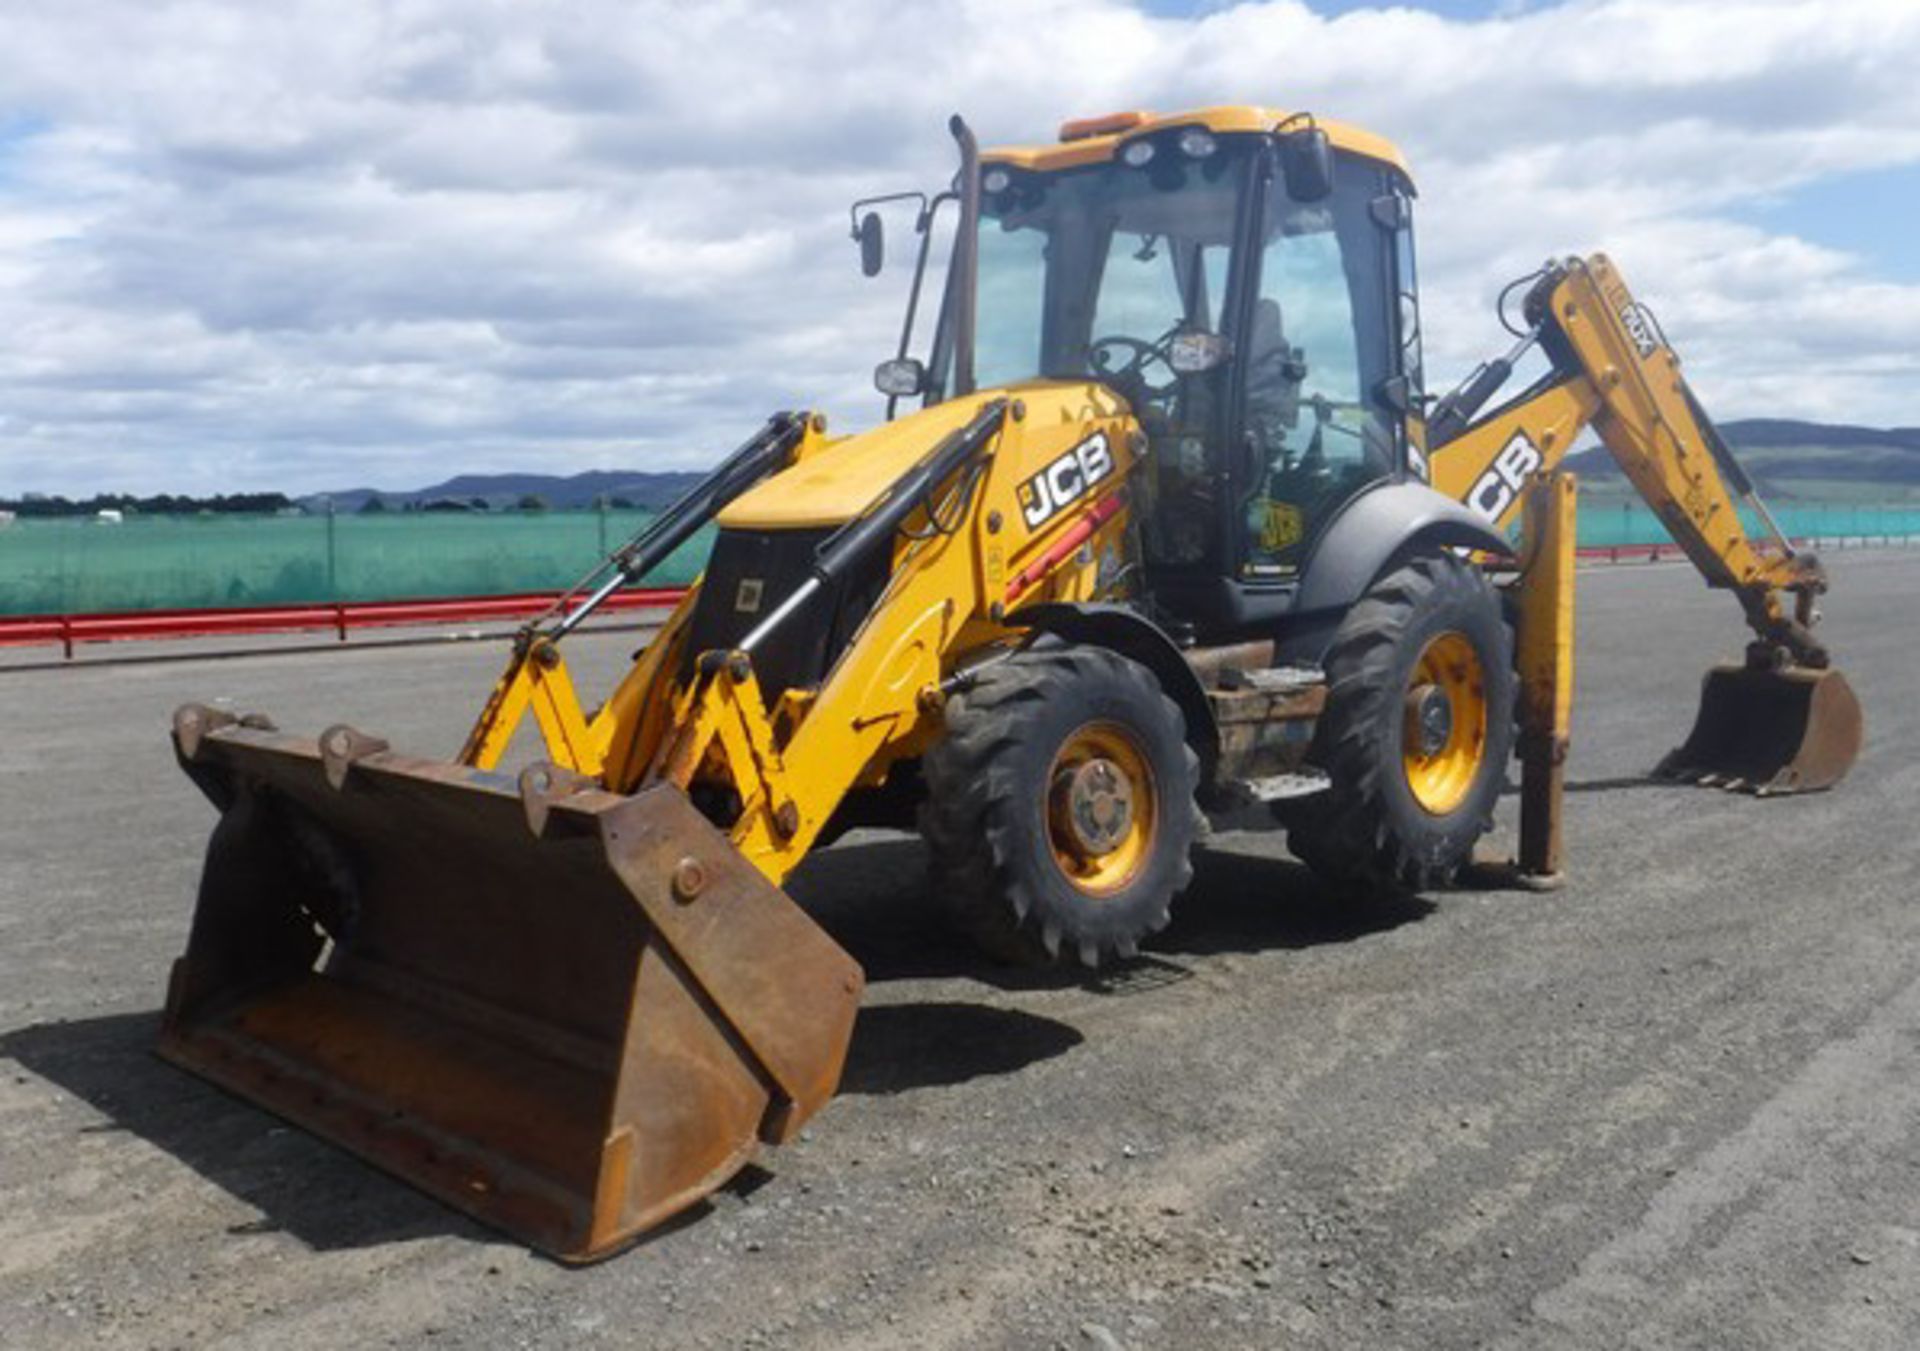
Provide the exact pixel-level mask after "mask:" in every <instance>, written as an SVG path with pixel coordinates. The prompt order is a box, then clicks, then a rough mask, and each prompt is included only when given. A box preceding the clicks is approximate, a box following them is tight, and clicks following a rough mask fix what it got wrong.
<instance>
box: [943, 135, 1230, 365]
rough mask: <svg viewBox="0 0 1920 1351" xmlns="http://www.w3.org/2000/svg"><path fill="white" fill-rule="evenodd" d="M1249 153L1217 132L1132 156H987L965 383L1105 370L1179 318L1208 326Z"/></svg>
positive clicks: (1215, 320)
mask: <svg viewBox="0 0 1920 1351" xmlns="http://www.w3.org/2000/svg"><path fill="white" fill-rule="evenodd" d="M1246 160H1247V151H1246V150H1245V149H1244V148H1239V147H1235V146H1233V145H1231V144H1230V143H1222V144H1220V145H1219V146H1218V148H1217V149H1215V150H1214V152H1213V153H1212V154H1210V155H1208V156H1207V157H1206V158H1204V159H1190V158H1185V157H1182V156H1180V155H1179V154H1178V153H1177V152H1176V151H1175V150H1173V149H1172V148H1171V147H1169V148H1167V149H1166V150H1165V151H1163V152H1162V153H1161V154H1158V155H1156V156H1155V157H1154V159H1153V160H1152V161H1150V162H1149V163H1148V164H1146V165H1145V166H1143V167H1137V168H1136V167H1132V166H1129V165H1126V164H1121V163H1112V162H1110V163H1106V164H1100V165H1096V166H1091V167H1088V168H1085V169H1075V170H1068V171H1063V172H1055V173H1050V174H1038V173H1027V172H1023V171H1020V170H1017V169H1014V168H1011V167H1009V166H1002V165H992V164H990V165H988V166H987V168H986V171H985V173H984V174H983V186H984V187H985V189H986V190H985V191H984V192H983V194H982V199H981V220H980V274H979V301H978V317H977V321H976V335H975V356H974V375H975V383H976V384H977V385H978V386H979V387H980V388H989V387H992V386H995V385H1004V384H1012V383H1016V382H1018V381H1021V380H1030V379H1035V378H1039V377H1052V378H1069V379H1070V378H1075V377H1082V376H1087V375H1101V374H1106V373H1109V372H1111V371H1112V370H1114V369H1115V368H1116V367H1119V366H1123V365H1125V364H1127V363H1129V362H1130V361H1131V360H1132V359H1133V358H1134V356H1135V354H1137V353H1138V352H1139V351H1140V350H1141V348H1142V347H1146V348H1150V347H1153V346H1156V345H1157V344H1159V343H1160V342H1161V341H1162V340H1163V339H1164V338H1165V337H1166V336H1167V335H1168V334H1169V333H1171V332H1172V331H1174V330H1175V329H1181V328H1185V329H1188V330H1192V329H1204V330H1206V331H1208V332H1214V333H1217V332H1218V331H1219V328H1220V319H1221V304H1222V299H1223V295H1222V293H1223V292H1224V291H1225V289H1226V276H1227V259H1228V253H1229V249H1230V246H1231V242H1232V239H1233V231H1234V219H1235V212H1236V207H1237V203H1238V198H1239V192H1240V185H1241V182H1242V180H1243V177H1244V169H1245V165H1246ZM1096 348H1098V349H1100V352H1101V358H1100V361H1099V362H1098V363H1096V362H1095V360H1094V351H1095V349H1096ZM1160 374H1164V372H1160Z"/></svg>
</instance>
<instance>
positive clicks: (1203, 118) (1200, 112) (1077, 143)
mask: <svg viewBox="0 0 1920 1351" xmlns="http://www.w3.org/2000/svg"><path fill="white" fill-rule="evenodd" d="M1293 116H1296V114H1294V113H1292V112H1290V111H1288V110H1287V109H1284V108H1267V107H1260V106H1255V105H1250V104H1234V105H1230V106H1224V107H1217V108H1196V109H1194V110H1192V111H1190V112H1183V113H1150V112H1146V111H1143V110H1138V109H1136V110H1133V111H1129V112H1120V113H1109V114H1106V115H1105V116H1101V117H1086V118H1077V119H1075V120H1074V121H1071V122H1067V123H1065V124H1063V125H1062V126H1061V128H1060V140H1059V141H1058V142H1057V143H1056V144H1053V145H1038V146H1002V147H999V148H996V149H992V150H983V151H982V152H981V154H980V158H981V159H982V160H983V161H984V162H986V163H989V164H1012V165H1016V166H1018V167H1019V168H1022V169H1037V170H1040V171H1042V172H1044V171H1047V170H1051V169H1073V168H1078V167H1079V166H1081V165H1084V164H1098V163H1101V162H1102V161H1104V160H1110V159H1112V158H1113V156H1114V153H1115V152H1116V151H1117V150H1118V149H1119V147H1120V146H1121V144H1122V143H1124V142H1126V141H1130V140H1132V139H1133V138H1134V137H1136V136H1142V135H1146V134H1147V133H1150V132H1155V131H1166V130H1170V129H1172V128H1174V127H1205V128H1206V129H1207V130H1208V131H1212V132H1217V133H1223V134H1226V133H1233V132H1270V131H1272V130H1273V129H1274V128H1275V127H1277V126H1279V125H1280V123H1282V122H1284V121H1286V120H1287V119H1288V118H1289V117H1293ZM1313 123H1314V125H1315V126H1318V127H1319V128H1320V129H1321V130H1323V131H1325V132H1326V133H1327V138H1328V139H1329V140H1330V141H1332V142H1333V144H1334V146H1335V147H1337V148H1338V149H1341V150H1348V151H1351V152H1353V153H1354V154H1356V155H1364V156H1365V157H1366V158H1368V159H1371V160H1377V161H1379V162H1380V163H1381V164H1384V165H1386V166H1387V167H1388V168H1390V169H1394V170H1397V171H1398V172H1399V173H1400V174H1401V175H1402V176H1403V177H1405V178H1406V179H1407V181H1408V182H1409V183H1411V182H1412V181H1413V174H1412V173H1411V171H1409V170H1408V168H1407V161H1406V159H1405V158H1404V157H1403V156H1402V155H1401V154H1400V150H1399V147H1397V146H1396V145H1394V144H1393V142H1391V141H1389V140H1387V139H1386V138H1385V137H1384V136H1376V135H1374V134H1373V133H1372V132H1370V131H1364V130H1362V129H1361V128H1359V127H1355V126H1350V125H1348V124H1347V123H1345V122H1335V121H1331V120H1329V119H1326V118H1320V117H1316V118H1314V119H1313Z"/></svg>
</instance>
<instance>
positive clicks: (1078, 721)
mask: <svg viewBox="0 0 1920 1351" xmlns="http://www.w3.org/2000/svg"><path fill="white" fill-rule="evenodd" d="M946 722H947V731H946V735H945V736H944V737H943V738H942V739H941V741H940V742H939V743H938V744H937V745H935V746H934V747H933V748H932V749H931V750H930V751H928V753H927V755H926V757H925V759H924V760H923V761H922V768H923V771H924V772H925V775H926V781H927V799H926V803H925V805H924V806H923V807H922V809H921V816H920V827H921V833H922V834H923V835H924V836H925V837H926V840H927V846H928V849H929V852H930V853H931V855H932V861H933V877H934V887H935V889H936V891H938V892H939V893H940V894H941V896H942V898H943V899H944V900H945V902H946V905H947V909H948V910H949V913H951V914H952V915H953V917H954V918H955V920H956V921H957V922H958V923H959V925H960V926H961V927H962V928H964V929H966V930H967V931H968V932H970V933H971V934H972V935H973V936H974V938H975V939H976V940H977V941H979V942H980V944H981V945H982V946H983V947H984V948H985V949H986V950H987V951H989V952H990V953H992V954H993V955H995V956H997V957H1000V958H1002V959H1005V960H1009V961H1014V962H1018V963H1021V964H1026V965H1034V964H1045V963H1049V962H1053V961H1056V960H1058V959H1060V958H1062V957H1067V958H1071V959H1075V960H1078V961H1079V962H1080V963H1081V964H1082V965H1084V966H1087V967H1098V966H1100V965H1102V964H1103V963H1105V962H1106V961H1108V960H1111V959H1112V958H1114V957H1117V956H1118V957H1130V956H1132V955H1133V954H1134V953H1135V951H1137V949H1138V946H1139V943H1140V941H1141V940H1142V939H1143V938H1145V937H1146V936H1147V935H1148V934H1150V933H1153V932H1155V931H1156V930H1158V929H1160V928H1162V927H1164V926H1165V924H1166V922H1167V916H1168V906H1169V904H1170V903H1171V902H1172V900H1173V898H1174V896H1175V895H1176V894H1177V893H1178V892H1179V891H1180V890H1181V889H1182V888H1184V887H1185V886H1186V885H1187V882H1188V881H1189V879H1190V878H1191V877H1192V875H1193V868H1192V864H1191V863H1190V862H1189V859H1188V854H1189V852H1190V850H1191V849H1192V847H1193V842H1194V838H1195V835H1196V833H1197V830H1198V825H1199V820H1200V816H1199V809H1198V807H1197V806H1196V805H1195V802H1194V793H1195V791H1196V788H1197V786H1198V780H1199V761H1198V760H1197V759H1196V757H1195V756H1194V753H1193V751H1192V750H1191V749H1190V748H1189V747H1188V746H1187V743H1186V728H1185V722H1184V720H1183V719H1182V717H1181V714H1180V710H1179V708H1178V707H1177V706H1176V705H1175V704H1174V702H1173V701H1172V700H1171V699H1169V698H1167V696H1166V695H1165V694H1164V693H1163V692H1162V691H1161V689H1160V685H1159V682H1158V681H1156V680H1155V679H1154V677H1153V675H1152V673H1151V672H1149V671H1148V670H1147V669H1146V668H1145V667H1143V666H1141V665H1139V664H1138V663H1137V662H1133V661H1129V660H1128V659H1127V658H1125V657H1122V656H1120V655H1119V654H1117V653H1114V652H1109V651H1106V650H1104V649H1101V648H1055V649H1048V650H1045V651H1035V652H1023V653H1020V654H1018V655H1016V656H1013V657H1010V658H1008V659H1006V660H1004V661H1000V662H996V663H994V664H993V665H991V666H989V667H987V668H986V669H985V670H983V671H981V672H980V673H979V674H978V676H977V677H976V678H975V680H974V683H973V684H972V686H971V687H970V688H968V689H967V690H965V691H964V692H963V693H960V694H957V695H955V696H954V697H953V698H952V699H950V700H949V701H948V703H947V707H946Z"/></svg>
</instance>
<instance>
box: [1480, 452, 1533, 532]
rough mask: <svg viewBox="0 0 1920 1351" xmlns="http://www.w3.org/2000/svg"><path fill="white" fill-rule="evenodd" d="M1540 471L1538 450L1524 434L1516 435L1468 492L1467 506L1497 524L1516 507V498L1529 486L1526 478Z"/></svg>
mask: <svg viewBox="0 0 1920 1351" xmlns="http://www.w3.org/2000/svg"><path fill="white" fill-rule="evenodd" d="M1539 467H1540V450H1539V447H1537V446H1535V445H1534V444H1533V442H1532V441H1529V440H1528V439H1527V434H1526V433H1525V432H1515V433H1514V434H1513V439H1512V440H1510V441H1508V442H1507V444H1506V445H1504V446H1502V447H1500V453H1499V454H1498V455H1496V456H1494V457H1493V463H1492V464H1490V465H1488V466H1487V472H1486V473H1484V474H1482V475H1481V476H1480V477H1479V478H1478V479H1476V480H1474V484H1473V487H1472V488H1470V489H1468V490H1467V505H1468V506H1470V507H1472V508H1473V509H1474V510H1475V511H1477V512H1479V513H1480V514H1481V515H1482V516H1484V517H1486V518H1487V519H1488V520H1489V521H1498V520H1499V519H1500V518H1501V517H1502V516H1504V515H1506V514H1507V508H1508V507H1510V506H1512V505H1513V496H1514V494H1515V493H1517V492H1519V491H1520V489H1521V486H1522V485H1523V484H1525V483H1526V481H1527V475H1529V474H1531V473H1532V472H1533V471H1534V470H1536V469H1538V468H1539Z"/></svg>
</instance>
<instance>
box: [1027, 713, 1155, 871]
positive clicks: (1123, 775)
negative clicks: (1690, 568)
mask: <svg viewBox="0 0 1920 1351" xmlns="http://www.w3.org/2000/svg"><path fill="white" fill-rule="evenodd" d="M1046 792H1047V801H1046V822H1047V843H1048V846H1049V847H1050V848H1051V849H1052V851H1053V860H1054V862H1055V863H1057V864H1058V865H1059V866H1060V871H1061V872H1063V873H1065V874H1066V876H1067V880H1068V881H1070V882H1072V883H1073V885H1074V886H1075V887H1077V888H1078V889H1079V890H1081V891H1083V892H1085V893H1087V894H1088V895H1090V896H1110V895H1112V894H1113V893H1114V892H1117V891H1120V890H1122V889H1124V888H1125V887H1126V886H1127V884H1128V883H1130V882H1132V881H1133V879H1134V878H1136V877H1138V876H1139V875H1140V870H1141V869H1142V868H1144V867H1145V866H1146V863H1147V859H1148V857H1149V856H1150V855H1151V854H1152V852H1153V838H1154V831H1155V829H1156V828H1157V825H1158V816H1159V810H1158V792H1157V789H1156V786H1155V784H1154V779H1153V769H1152V768H1151V766H1149V765H1148V763H1147V757H1146V753H1145V752H1144V751H1142V750H1141V748H1140V744H1139V742H1138V741H1136V740H1135V739H1134V736H1133V734H1132V733H1131V732H1129V731H1128V730H1127V729H1126V728H1124V727H1122V726H1121V725H1120V724H1118V723H1113V722H1090V723H1087V724H1085V725H1083V726H1082V727H1080V728H1079V729H1078V730H1076V731H1075V732H1074V733H1073V734H1072V735H1071V736H1069V737H1068V738H1067V739H1066V741H1065V742H1064V743H1062V745H1061V747H1060V750H1059V752H1058V753H1057V754H1056V755H1055V756H1054V757H1053V767H1052V769H1051V770H1049V771H1048V773H1047V789H1046Z"/></svg>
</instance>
